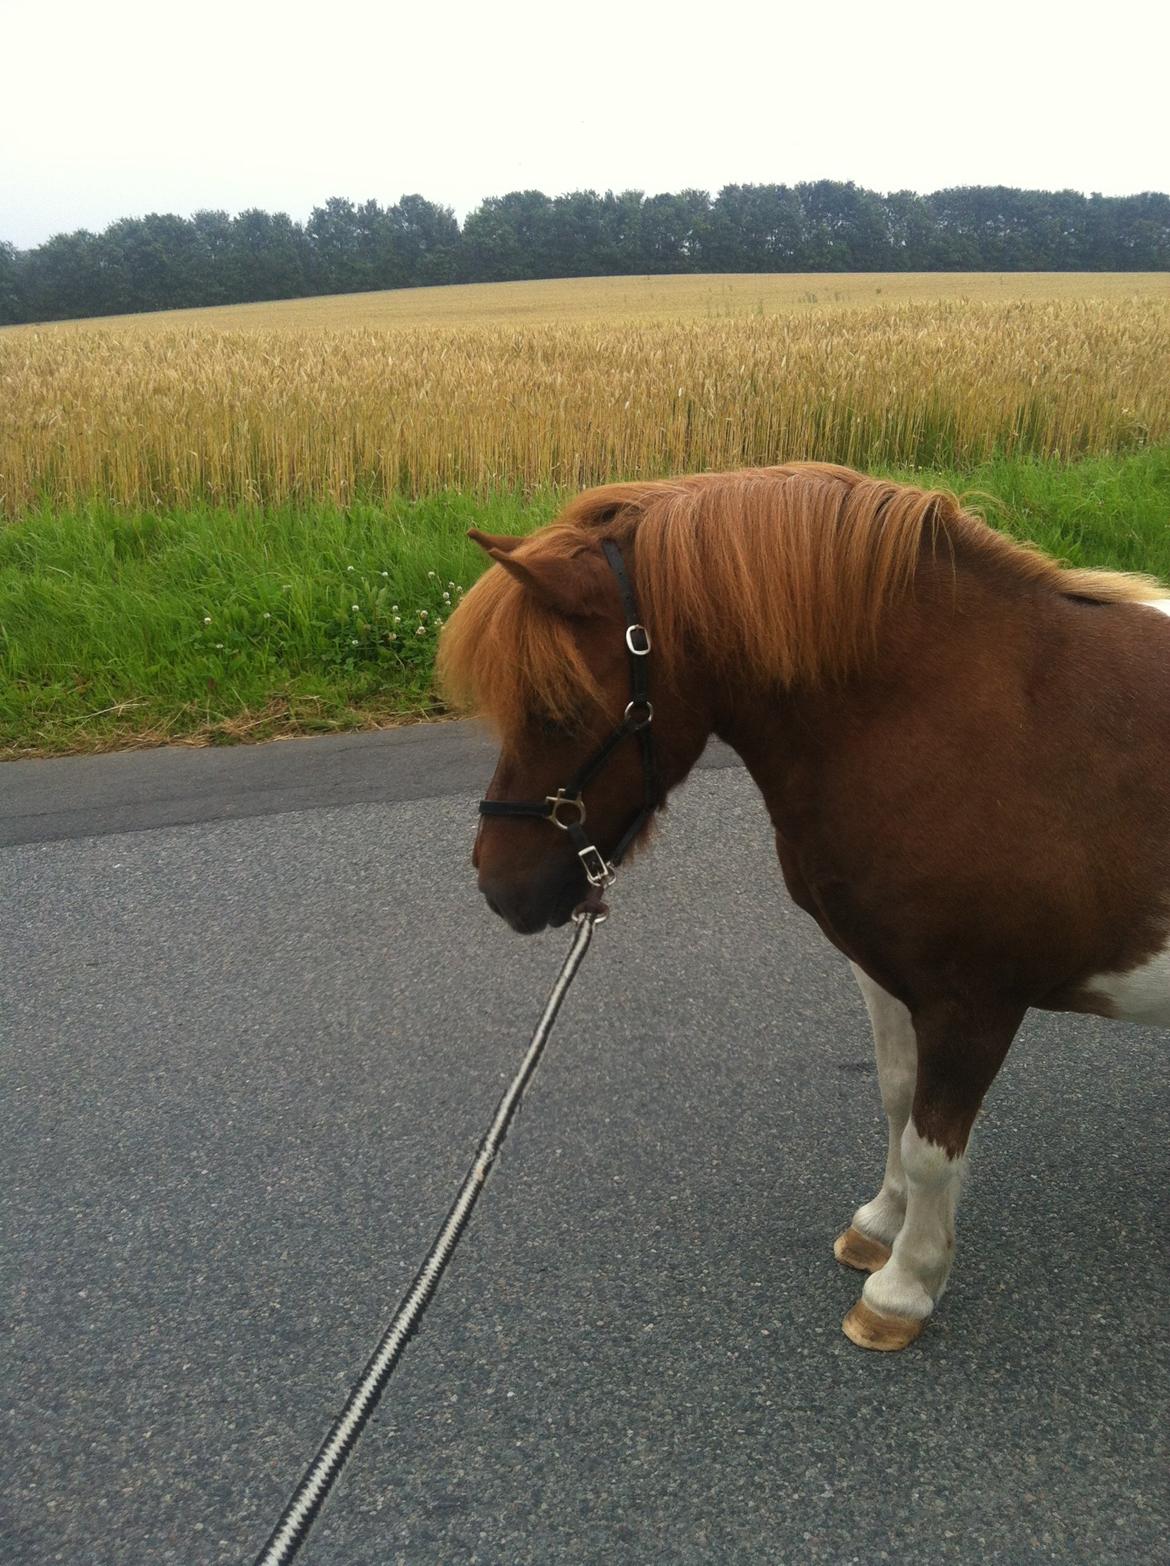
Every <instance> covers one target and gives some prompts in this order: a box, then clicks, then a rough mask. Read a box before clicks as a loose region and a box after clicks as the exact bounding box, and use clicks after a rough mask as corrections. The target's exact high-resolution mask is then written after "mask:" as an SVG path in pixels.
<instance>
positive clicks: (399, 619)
mask: <svg viewBox="0 0 1170 1566" xmlns="http://www.w3.org/2000/svg"><path fill="white" fill-rule="evenodd" d="M394 624H395V625H401V624H402V616H401V615H400V614H396V615H395V616H394Z"/></svg>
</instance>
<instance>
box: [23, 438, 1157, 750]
mask: <svg viewBox="0 0 1170 1566" xmlns="http://www.w3.org/2000/svg"><path fill="white" fill-rule="evenodd" d="M890 476H891V477H894V478H898V479H903V480H906V481H911V482H914V483H919V484H927V485H940V486H943V487H946V488H950V489H954V490H957V491H958V492H959V493H963V494H967V495H968V496H969V497H971V498H970V501H969V503H970V504H971V506H972V509H975V510H979V511H981V512H982V513H983V514H984V515H985V516H986V517H987V519H988V520H989V521H990V522H992V523H993V524H994V525H996V526H998V527H1002V528H1003V529H1005V530H1006V531H1008V532H1010V533H1011V534H1013V535H1014V536H1015V537H1018V538H1024V539H1029V540H1031V541H1032V542H1034V543H1037V544H1039V545H1040V546H1041V547H1042V548H1044V549H1047V550H1049V551H1050V552H1051V553H1053V554H1055V555H1057V556H1059V557H1060V558H1062V559H1064V560H1067V561H1069V562H1070V563H1072V564H1076V565H1097V566H1114V567H1117V568H1119V569H1123V570H1143V571H1151V572H1153V573H1154V574H1155V575H1156V576H1159V577H1161V578H1162V579H1163V580H1168V579H1170V448H1168V447H1159V448H1152V449H1148V450H1144V451H1140V452H1137V453H1132V454H1128V455H1124V456H1117V457H1102V458H1094V459H1090V460H1085V461H1081V462H1077V463H1071V464H1060V463H1055V462H1018V461H1011V462H1009V461H1002V462H994V463H990V464H987V465H986V466H983V467H979V468H975V469H971V470H969V471H966V472H963V473H956V472H947V471H941V470H917V471H908V470H904V469H903V470H892V471H891V474H890ZM988 497H994V498H988ZM562 498H563V497H560V496H558V495H556V494H553V493H549V494H546V495H542V496H538V497H535V498H531V499H520V498H516V497H512V496H507V495H499V496H496V497H495V498H493V499H491V500H489V501H486V502H485V501H479V500H475V499H473V498H471V497H469V496H465V495H461V494H440V495H435V496H432V497H429V498H427V499H424V500H412V501H407V500H401V501H396V502H393V503H391V504H389V505H378V506H374V505H363V504H355V505H352V506H349V507H347V508H345V509H329V508H321V507H313V508H310V509H295V508H291V507H286V508H281V509H276V510H232V511H223V510H213V509H194V510H186V511H162V512H158V513H155V512H144V513H141V514H128V513H125V512H118V511H114V510H104V509H94V508H91V509H87V510H85V511H81V512H77V513H71V514H56V513H52V512H43V513H39V514H33V515H31V516H28V517H26V518H25V519H23V520H22V521H20V522H17V523H12V524H10V525H9V526H7V527H5V528H3V529H0V757H5V758H12V757H16V756H35V755H40V756H44V755H64V754H69V753H76V752H87V751H101V750H114V749H119V748H124V747H131V746H145V745H157V744H164V743H169V742H185V743H189V744H217V743H232V742H235V741H240V740H259V739H269V738H274V737H276V736H278V735H291V734H314V733H325V732H335V731H338V730H342V729H355V728H371V727H380V726H385V725H389V724H395V723H402V722H408V721H411V720H414V719H418V718H423V717H433V716H437V715H439V714H440V713H441V708H440V707H439V705H438V703H437V702H436V700H435V697H434V694H433V691H432V686H431V675H432V667H433V656H434V644H435V640H436V631H437V628H438V625H439V623H440V622H441V621H442V620H443V619H444V618H445V617H446V614H447V613H448V612H449V609H450V608H451V607H452V606H453V604H454V603H455V602H457V601H458V596H459V590H460V589H461V588H466V587H468V586H470V584H471V583H472V582H473V581H474V579H475V577H476V576H477V575H478V574H479V572H480V571H481V570H482V569H483V566H484V559H483V556H482V554H481V553H480V552H479V550H478V549H476V548H475V547H474V546H473V545H472V544H470V543H469V542H468V540H467V538H466V537H465V534H466V530H467V528H468V527H471V526H476V527H482V528H484V529H485V530H487V531H488V532H499V533H522V532H527V531H530V530H531V529H532V528H534V527H537V526H539V525H540V524H541V523H543V522H545V521H547V520H548V519H549V518H550V517H552V516H553V515H554V514H555V512H556V510H557V507H558V504H559V503H560V500H561V499H562ZM444 594H446V595H447V596H446V597H444ZM420 632H421V634H420Z"/></svg>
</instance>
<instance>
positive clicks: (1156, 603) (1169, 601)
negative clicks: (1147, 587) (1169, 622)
mask: <svg viewBox="0 0 1170 1566" xmlns="http://www.w3.org/2000/svg"><path fill="white" fill-rule="evenodd" d="M1146 606H1147V608H1150V609H1160V610H1161V611H1162V613H1163V614H1170V598H1147V599H1146Z"/></svg>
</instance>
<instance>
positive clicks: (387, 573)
mask: <svg viewBox="0 0 1170 1566" xmlns="http://www.w3.org/2000/svg"><path fill="white" fill-rule="evenodd" d="M382 575H383V576H389V575H390V573H389V571H383V572H382Z"/></svg>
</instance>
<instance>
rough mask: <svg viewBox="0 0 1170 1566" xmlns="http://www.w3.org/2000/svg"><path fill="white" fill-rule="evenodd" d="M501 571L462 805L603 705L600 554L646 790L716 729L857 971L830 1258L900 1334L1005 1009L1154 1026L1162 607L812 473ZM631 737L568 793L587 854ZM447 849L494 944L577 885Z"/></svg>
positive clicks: (610, 502)
mask: <svg viewBox="0 0 1170 1566" xmlns="http://www.w3.org/2000/svg"><path fill="white" fill-rule="evenodd" d="M472 536H473V537H475V538H476V539H477V541H478V542H479V543H480V544H482V545H483V547H484V548H485V549H486V550H487V551H488V553H489V554H490V555H491V556H492V558H493V560H495V561H496V562H497V563H496V565H495V566H493V567H492V568H491V569H489V570H488V571H487V572H486V573H485V575H484V576H483V577H482V578H481V579H480V581H479V582H478V583H477V584H476V585H475V587H474V588H472V589H471V591H470V592H469V593H468V594H467V596H466V598H465V599H464V601H463V603H462V605H461V606H460V607H459V609H458V610H457V611H456V613H455V614H454V615H453V616H452V617H451V620H450V622H449V623H448V625H447V626H446V628H445V631H444V633H443V642H442V647H441V663H440V668H441V676H442V679H443V681H444V683H445V686H446V689H447V690H448V691H450V692H451V693H452V696H453V698H454V699H456V700H459V701H461V702H463V703H465V704H467V705H470V706H472V707H474V708H476V709H478V710H479V711H480V712H482V713H483V714H484V715H485V716H486V717H487V718H488V719H489V720H491V721H492V722H493V724H494V726H495V727H496V729H497V730H498V731H499V734H500V737H501V742H502V749H501V753H500V758H499V765H498V767H497V769H496V773H495V776H494V778H493V780H492V784H491V788H490V790H489V796H490V797H491V798H492V799H494V800H504V801H507V800H516V799H531V798H533V796H534V795H535V796H543V795H546V794H552V793H554V791H555V790H556V788H557V787H558V786H560V785H561V784H563V783H564V782H565V780H566V778H568V777H569V776H570V775H571V774H572V773H573V772H574V771H575V770H576V768H577V767H578V765H579V764H580V763H581V762H582V760H583V759H584V758H585V757H586V756H587V755H588V754H589V753H590V751H591V750H593V749H594V748H595V747H596V745H597V743H598V740H599V738H600V737H602V736H603V735H605V734H607V733H608V732H609V731H610V730H611V729H612V728H613V725H614V724H615V722H617V721H618V720H619V718H620V715H621V713H622V710H623V707H624V705H625V703H626V701H627V700H628V696H629V684H628V682H629V673H628V667H627V664H628V660H627V653H626V648H625V645H624V642H623V636H624V627H625V623H626V615H625V614H624V613H623V605H622V600H621V596H620V594H619V590H618V586H617V583H616V582H615V579H614V573H613V571H611V570H610V568H609V566H608V565H607V563H606V559H605V558H604V556H603V553H602V548H601V544H602V540H604V539H612V540H614V541H615V542H616V543H617V544H618V546H619V548H620V550H621V552H622V556H623V557H624V560H625V566H626V569H627V571H628V573H629V576H630V579H631V582H632V585H633V589H634V594H635V596H636V599H637V603H638V606H639V608H640V611H641V619H642V621H643V622H644V624H645V626H646V627H647V629H648V631H649V633H650V637H651V639H652V646H653V655H652V657H651V658H650V659H649V660H648V663H649V666H650V674H649V678H650V696H651V698H652V700H653V706H654V718H653V735H654V741H655V747H656V753H657V769H658V790H659V794H660V802H661V801H662V800H665V797H666V794H667V793H668V792H669V790H670V789H671V788H673V787H674V785H675V784H677V783H679V782H681V780H682V779H683V778H685V777H686V775H687V773H688V772H689V770H690V768H691V767H692V766H693V764H694V762H695V761H696V759H697V758H698V756H699V754H700V752H701V751H702V749H703V747H704V745H705V744H706V741H707V738H708V736H709V735H711V734H716V735H719V736H720V737H721V738H722V739H724V740H725V741H726V742H727V743H728V744H729V745H731V746H732V747H733V748H734V749H735V750H736V751H737V752H738V753H739V755H740V756H741V757H742V759H743V761H744V763H745V765H746V766H747V768H748V770H749V771H750V773H751V775H752V776H753V778H754V779H755V781H756V783H757V784H758V785H759V788H760V790H761V791H762V793H763V796H764V799H765V801H766V803H767V807H768V811H769V813H770V815H771V818H772V822H773V825H774V826H775V832H776V848H777V852H778V854H779V857H780V864H781V866H782V868H783V872H784V878H785V881H786V883H787V885H788V889H789V891H790V893H791V895H792V897H793V898H794V899H795V901H796V902H797V904H798V905H799V906H800V907H801V908H802V909H804V910H805V911H806V912H807V913H809V914H811V916H812V917H813V918H814V919H815V920H816V921H817V923H818V924H819V925H820V927H821V929H822V930H823V931H824V933H825V935H826V936H827V937H828V939H829V940H830V941H831V942H832V943H833V945H834V946H836V947H837V948H838V949H839V950H840V951H841V952H842V953H843V954H844V955H845V956H846V957H847V958H848V959H849V961H850V963H851V964H852V966H853V971H854V974H855V975H856V978H857V982H858V984H859V985H860V987H861V991H862V994H863V996H864V998H865V1003H866V1006H867V1007H868V1010H869V1015H870V1018H871V1021H872V1024H873V1033H874V1040H875V1044H876V1049H877V1062H878V1069H879V1073H880V1078H881V1094H882V1102H883V1104H884V1106H885V1110H886V1114H887V1117H888V1121H889V1148H888V1153H887V1157H886V1170H885V1177H884V1179H883V1181H882V1185H881V1189H880V1190H879V1191H878V1193H877V1195H876V1196H875V1197H874V1199H873V1200H872V1201H870V1202H867V1203H866V1204H865V1205H864V1206H863V1207H860V1208H859V1209H858V1210H857V1212H856V1213H854V1215H853V1219H852V1222H851V1224H850V1226H849V1227H848V1228H847V1229H846V1230H845V1232H844V1233H843V1234H841V1235H840V1236H839V1237H838V1239H837V1242H836V1247H835V1250H836V1255H837V1257H838V1259H839V1260H841V1261H843V1262H845V1263H847V1264H848V1265H850V1266H853V1267H856V1268H859V1269H861V1270H864V1271H867V1272H868V1273H869V1274H870V1275H869V1277H868V1278H867V1280H866V1283H865V1286H864V1290H863V1293H862V1297H861V1299H860V1300H859V1301H858V1303H857V1304H856V1305H855V1306H854V1308H853V1309H852V1310H851V1311H850V1313H849V1315H848V1316H847V1317H846V1318H845V1323H844V1327H845V1331H846V1333H847V1334H848V1335H849V1337H850V1338H851V1339H852V1340H853V1341H854V1342H855V1343H858V1344H860V1345H862V1346H863V1347H867V1348H880V1349H892V1348H901V1347H904V1346H905V1345H906V1344H907V1343H909V1342H910V1341H911V1340H912V1339H913V1338H915V1337H916V1336H917V1334H918V1333H919V1332H920V1331H921V1329H922V1326H923V1323H924V1322H925V1320H926V1318H927V1317H928V1316H929V1315H930V1313H931V1312H932V1310H933V1309H934V1307H935V1305H936V1304H937V1302H938V1300H939V1297H940V1296H941V1294H942V1292H943V1288H944V1286H945V1284H946V1280H947V1274H948V1273H949V1271H950V1267H951V1261H952V1258H953V1255H954V1244H955V1240H954V1233H955V1204H956V1198H957V1195H958V1191H959V1186H960V1181H961V1177H962V1173H963V1167H964V1162H965V1158H966V1152H967V1144H968V1139H969V1137H970V1134H971V1128H972V1125H973V1123H974V1121H975V1118H976V1116H977V1114H978V1112H979V1107H980V1104H981V1102H982V1100H983V1096H984V1094H985V1093H986V1092H987V1089H988V1087H989V1086H990V1084H991V1082H992V1079H993V1078H994V1076H995V1074H996V1072H997V1071H998V1070H999V1067H1000V1064H1001V1062H1002V1061H1003V1059H1004V1056H1005V1055H1006V1053H1007V1049H1008V1046H1009V1045H1010V1043H1011V1041H1012V1038H1013V1036H1014V1034H1015V1033H1016V1030H1017V1029H1018V1027H1019V1025H1020V1022H1021V1019H1022V1018H1023V1016H1024V1013H1025V1012H1026V1011H1027V1009H1028V1008H1029V1007H1030V1006H1038V1007H1042V1008H1045V1009H1048V1010H1058V1011H1079V1012H1092V1013H1095V1014H1096V1015H1098V1016H1105V1017H1118V1018H1125V1019H1127V1020H1131V1021H1137V1022H1145V1023H1154V1024H1161V1025H1168V1024H1170V612H1167V611H1170V601H1168V593H1167V590H1166V589H1160V588H1159V587H1158V585H1157V584H1156V583H1155V582H1153V581H1151V580H1149V579H1146V578H1142V577H1134V576H1126V575H1121V574H1117V573H1113V572H1108V571H1081V570H1065V569H1062V568H1061V567H1060V566H1059V565H1057V564H1056V563H1055V562H1054V561H1052V560H1051V559H1049V558H1048V557H1047V556H1045V555H1043V554H1041V553H1039V552H1037V551H1036V550H1033V549H1030V548H1026V547H1024V546H1022V545H1020V544H1017V543H1014V542H1012V541H1011V540H1009V539H1008V538H1006V537H1005V536H1003V535H1001V534H999V533H997V532H995V531H994V530H993V529H991V528H989V527H988V526H986V525H985V524H984V523H983V522H982V521H980V520H979V519H978V518H976V517H974V516H970V515H967V514H965V513H964V512H963V511H962V510H961V509H960V508H959V506H958V505H957V503H956V502H955V501H954V499H953V498H952V497H949V496H947V495H944V494H940V493H937V492H933V493H928V492H924V491H922V490H918V489H914V488H909V487H907V486H904V485H899V484H893V483H888V482H885V481H882V480H877V479H872V478H868V477H865V476H863V475H861V474H859V473H855V472H852V471H850V470H849V469H847V468H840V467H831V466H827V465H819V464H793V465H791V466H786V467H777V468H764V469H758V470H747V471H744V472H738V473H713V474H702V475H698V476H695V477H690V478H681V479H677V480H669V481H665V482H660V483H632V484H617V485H611V486H608V487H605V488H601V489H595V490H590V491H588V492H586V493H585V494H583V495H581V496H579V497H578V498H577V499H576V500H575V501H574V502H573V503H572V504H571V505H570V506H569V507H568V508H567V510H566V511H565V512H564V513H563V514H562V515H561V516H560V517H559V518H558V520H557V521H555V522H554V523H552V524H551V525H550V526H548V527H546V528H543V529H542V530H541V531H539V532H537V533H536V534H534V535H533V536H532V537H531V538H528V539H522V540H521V539H515V538H488V537H486V536H484V535H482V534H473V535H472ZM642 787H643V779H642V772H641V765H640V760H639V754H638V747H637V745H634V744H623V745H619V746H618V748H617V749H616V750H615V751H614V752H613V755H612V758H611V759H610V762H609V764H608V765H607V766H606V767H605V768H604V770H602V771H601V772H600V773H599V774H598V775H597V777H596V779H595V780H594V781H592V782H591V783H590V784H589V785H588V786H587V787H586V788H585V790H584V794H585V798H586V801H587V805H588V817H589V827H590V831H591V833H592V836H593V841H594V842H595V843H598V844H600V845H601V848H602V851H603V853H604V852H606V851H607V846H606V845H607V844H612V843H613V842H614V841H615V839H616V838H617V835H618V834H619V832H620V830H621V823H622V822H623V821H626V820H628V819H629V817H630V815H631V813H632V811H633V810H634V809H635V808H636V806H637V803H638V801H639V799H640V797H641V792H642ZM474 863H475V865H476V866H477V868H478V871H479V885H480V888H481V890H482V891H483V892H484V894H485V896H487V898H488V899H489V901H490V903H491V905H492V906H493V908H495V909H496V910H497V911H498V912H500V913H501V914H503V916H504V917H505V918H506V919H507V920H508V921H509V922H510V923H511V924H512V925H513V926H514V927H515V928H516V929H517V930H521V931H533V930H537V929H540V928H543V927H544V926H545V925H546V924H558V923H563V922H564V921H565V919H566V918H567V917H568V915H569V913H570V912H571V910H572V909H573V907H574V905H575V904H576V903H577V902H578V900H579V899H580V898H581V896H582V894H583V892H584V891H585V889H586V888H585V881H584V877H583V874H582V870H581V864H580V861H579V860H578V858H577V856H576V855H575V853H574V852H573V846H572V844H571V843H570V842H568V841H566V834H565V833H564V832H560V833H558V832H556V831H553V830H551V829H550V827H549V826H548V824H547V823H545V822H540V821H533V820H523V819H515V820H514V819H507V818H501V817H495V816H493V817H488V818H487V819H485V820H484V821H482V822H481V826H480V832H479V836H478V838H477V841H476V846H475V852H474Z"/></svg>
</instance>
